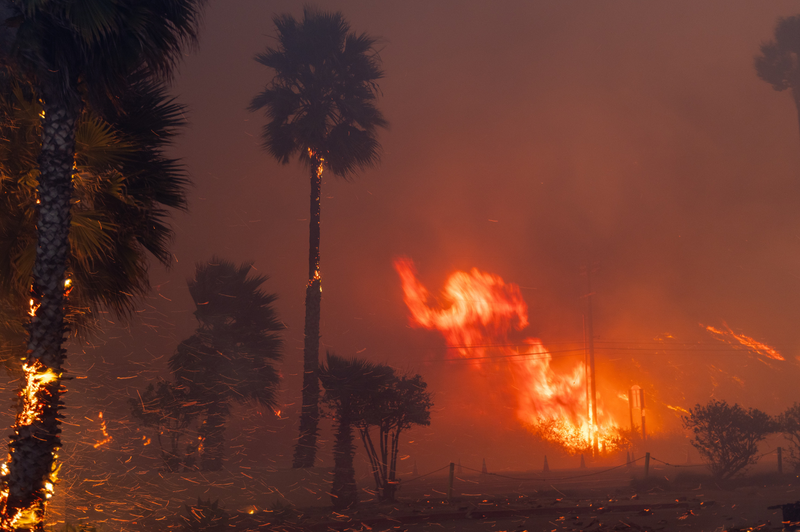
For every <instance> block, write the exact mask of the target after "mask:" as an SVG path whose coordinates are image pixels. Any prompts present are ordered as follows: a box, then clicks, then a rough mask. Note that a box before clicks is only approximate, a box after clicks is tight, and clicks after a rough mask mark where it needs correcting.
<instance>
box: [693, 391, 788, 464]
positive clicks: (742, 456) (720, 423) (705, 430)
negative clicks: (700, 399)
mask: <svg viewBox="0 0 800 532" xmlns="http://www.w3.org/2000/svg"><path fill="white" fill-rule="evenodd" d="M682 419H683V425H684V427H686V428H687V429H690V430H691V431H692V432H693V433H694V439H693V440H692V442H691V443H692V445H693V446H694V447H695V448H696V449H697V450H698V451H699V452H700V456H702V458H703V460H704V461H705V462H706V463H707V464H708V467H709V469H711V472H712V473H713V474H714V476H715V477H717V478H718V479H721V480H724V479H728V478H731V477H734V476H736V475H738V474H742V473H743V472H744V470H745V469H746V468H747V467H748V466H750V465H753V464H755V463H756V454H757V453H758V443H759V442H760V441H762V440H763V439H764V438H766V437H767V435H768V434H771V433H773V432H777V430H778V425H777V423H776V422H775V420H773V419H772V418H771V417H770V416H768V415H767V414H765V413H764V412H761V411H760V410H755V409H753V408H749V409H747V410H745V409H744V408H742V407H741V406H739V405H738V404H734V405H733V406H730V405H728V403H726V402H725V401H716V400H711V401H709V402H708V404H707V405H705V406H700V405H699V404H698V405H696V406H695V407H694V408H693V409H691V410H690V411H689V415H688V416H683V418H682Z"/></svg>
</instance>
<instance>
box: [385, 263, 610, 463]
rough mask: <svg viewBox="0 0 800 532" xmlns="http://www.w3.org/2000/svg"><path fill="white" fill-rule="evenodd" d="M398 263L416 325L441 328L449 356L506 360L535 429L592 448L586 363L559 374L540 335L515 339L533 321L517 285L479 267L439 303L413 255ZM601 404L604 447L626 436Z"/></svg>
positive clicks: (521, 412) (479, 362)
mask: <svg viewBox="0 0 800 532" xmlns="http://www.w3.org/2000/svg"><path fill="white" fill-rule="evenodd" d="M394 267H395V269H396V270H397V273H398V274H399V275H400V279H401V282H402V285H403V293H404V301H405V303H406V305H407V306H408V309H409V311H410V313H411V318H410V322H411V325H412V326H415V327H423V328H425V329H430V330H436V331H438V332H439V333H441V334H442V335H443V336H444V337H445V339H446V341H447V344H448V346H449V347H450V348H451V349H450V350H448V356H450V357H462V358H465V359H470V364H471V365H472V366H473V367H474V368H476V369H481V368H482V367H484V364H485V363H486V360H487V358H488V359H490V360H492V361H493V362H495V363H497V364H504V365H505V366H506V368H507V373H508V374H509V375H510V377H509V379H508V382H507V386H506V387H507V389H508V391H509V394H511V395H512V396H513V398H512V400H513V401H514V402H515V403H516V404H515V407H516V416H517V418H518V419H519V421H520V422H521V423H522V424H523V425H524V426H525V427H527V428H528V429H529V430H531V431H532V432H535V433H537V434H538V435H540V436H542V437H543V438H545V439H547V440H549V441H553V442H557V443H559V444H561V445H562V446H564V447H565V448H566V449H567V450H569V451H571V452H585V451H586V450H587V449H589V448H590V447H591V442H592V438H593V429H592V426H593V424H592V422H591V419H590V416H589V413H588V408H587V405H586V381H585V374H586V372H585V367H584V366H585V365H584V363H583V362H580V363H579V364H577V365H576V366H575V367H574V368H573V369H572V371H570V372H567V373H566V374H565V373H557V372H556V371H555V370H554V369H553V368H552V366H551V360H552V355H551V354H550V352H549V351H548V350H547V349H546V348H545V347H544V345H543V344H542V342H541V341H540V340H539V339H537V338H527V339H525V340H524V341H523V342H522V343H521V344H519V345H512V344H511V341H510V339H509V333H511V332H512V331H520V330H522V329H524V328H525V327H527V325H528V306H527V304H526V303H525V300H524V299H523V298H522V294H521V292H520V289H519V286H517V285H516V284H513V283H505V282H504V281H503V279H502V278H501V277H499V276H497V275H494V274H491V273H486V272H481V271H480V270H478V269H475V268H473V269H472V270H471V271H470V272H455V273H453V274H452V275H450V277H449V278H448V280H447V282H446V284H445V287H444V289H443V290H442V293H441V295H440V298H438V300H439V301H441V305H438V304H434V305H432V304H431V303H430V302H431V301H432V300H433V298H432V297H431V295H430V293H429V292H428V290H427V289H426V288H425V287H424V286H423V285H422V284H421V283H420V282H419V280H418V279H417V277H416V269H415V268H414V264H413V262H412V261H411V260H410V259H408V258H399V259H396V260H395V261H394ZM598 403H599V404H598V405H597V407H598V408H597V417H598V418H599V419H598V420H597V421H598V423H597V429H596V430H597V436H598V443H599V447H600V450H601V451H605V452H608V451H612V450H614V449H615V448H617V447H618V445H620V444H621V442H622V441H621V437H620V434H619V430H618V426H619V425H618V424H617V423H616V422H615V421H614V420H613V419H611V418H610V416H609V415H608V414H607V413H605V412H604V411H603V409H602V404H601V402H600V400H599V399H598Z"/></svg>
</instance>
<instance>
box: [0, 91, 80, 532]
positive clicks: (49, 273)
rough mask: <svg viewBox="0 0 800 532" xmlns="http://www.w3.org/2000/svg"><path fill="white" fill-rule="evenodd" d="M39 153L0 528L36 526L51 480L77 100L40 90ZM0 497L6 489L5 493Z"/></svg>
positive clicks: (56, 432) (62, 353)
mask: <svg viewBox="0 0 800 532" xmlns="http://www.w3.org/2000/svg"><path fill="white" fill-rule="evenodd" d="M42 95H43V96H44V100H45V101H44V117H43V118H42V151H41V154H40V155H39V168H40V175H39V188H38V194H39V202H40V205H39V218H38V223H37V228H38V239H39V240H38V246H37V250H36V262H35V265H34V269H33V288H32V295H31V315H32V319H31V323H30V340H29V342H28V356H27V360H26V362H25V365H24V366H23V368H24V370H25V375H26V382H25V385H24V388H23V390H22V392H21V393H20V395H21V397H22V410H21V411H20V413H19V414H18V415H17V420H16V423H15V425H14V434H13V435H12V436H11V443H10V445H9V448H10V452H9V454H10V460H9V464H8V469H9V472H8V474H7V475H5V479H4V480H5V482H6V485H7V488H8V492H7V497H8V498H7V500H6V501H5V503H6V504H5V508H4V509H3V515H2V521H3V523H2V524H3V525H6V526H4V527H3V528H16V529H28V528H33V529H35V530H43V522H44V510H45V502H46V500H47V498H49V497H50V496H51V494H52V488H53V483H55V478H54V477H55V469H56V463H55V462H56V452H57V451H58V449H59V447H60V446H61V439H60V437H59V434H60V432H61V429H60V428H59V425H60V424H61V422H60V421H59V418H60V417H62V416H61V415H59V413H58V412H59V410H61V409H62V408H63V403H62V402H61V401H60V394H61V376H62V369H61V368H62V364H63V362H64V358H65V356H66V355H65V350H64V349H63V347H62V343H63V342H64V335H65V333H66V326H65V324H64V291H65V287H64V280H65V272H66V264H67V256H68V252H69V225H70V199H71V197H72V167H73V161H74V157H75V123H76V120H77V118H78V115H79V113H80V104H79V103H77V102H78V100H77V99H73V100H71V101H70V100H69V99H68V98H67V97H64V96H62V95H60V94H58V93H56V92H55V91H47V90H43V91H42ZM4 495H5V494H4Z"/></svg>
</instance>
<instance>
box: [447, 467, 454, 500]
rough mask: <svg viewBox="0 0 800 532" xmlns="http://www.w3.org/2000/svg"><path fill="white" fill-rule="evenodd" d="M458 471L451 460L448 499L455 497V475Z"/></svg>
mask: <svg viewBox="0 0 800 532" xmlns="http://www.w3.org/2000/svg"><path fill="white" fill-rule="evenodd" d="M455 473H456V465H455V464H454V463H453V462H450V481H449V482H448V483H447V500H448V501H450V500H452V498H453V476H454V475H455Z"/></svg>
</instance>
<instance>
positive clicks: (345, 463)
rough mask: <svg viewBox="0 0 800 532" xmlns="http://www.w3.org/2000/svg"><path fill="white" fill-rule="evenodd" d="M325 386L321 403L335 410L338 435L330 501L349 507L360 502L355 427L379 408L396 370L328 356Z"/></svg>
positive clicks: (322, 372)
mask: <svg viewBox="0 0 800 532" xmlns="http://www.w3.org/2000/svg"><path fill="white" fill-rule="evenodd" d="M319 379H320V381H322V385H323V386H324V387H325V394H324V395H323V397H322V400H323V401H324V402H325V403H326V404H327V405H328V406H329V407H330V408H331V409H332V410H333V411H334V419H335V420H336V436H335V439H334V444H333V460H334V466H333V467H334V470H333V486H332V487H331V500H332V501H333V506H334V507H335V508H339V509H342V508H348V507H350V506H352V505H354V504H355V503H356V502H358V489H357V487H356V479H355V470H354V469H353V451H354V447H353V428H354V427H355V426H356V425H357V424H358V423H360V422H361V420H363V419H364V418H365V416H366V415H367V411H368V410H370V409H374V408H376V407H377V405H376V400H377V398H379V397H380V396H381V392H382V390H384V389H385V388H386V387H387V386H389V385H391V383H392V381H393V379H394V370H393V369H392V368H390V367H389V366H385V365H382V364H373V363H371V362H367V361H366V360H360V359H357V358H353V359H346V358H342V357H339V356H337V355H335V354H333V353H328V354H327V363H326V364H323V365H322V366H321V367H320V368H319Z"/></svg>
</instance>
